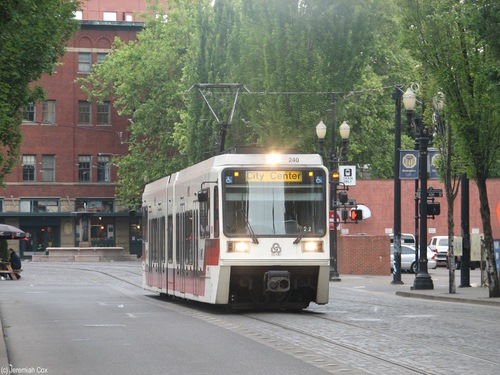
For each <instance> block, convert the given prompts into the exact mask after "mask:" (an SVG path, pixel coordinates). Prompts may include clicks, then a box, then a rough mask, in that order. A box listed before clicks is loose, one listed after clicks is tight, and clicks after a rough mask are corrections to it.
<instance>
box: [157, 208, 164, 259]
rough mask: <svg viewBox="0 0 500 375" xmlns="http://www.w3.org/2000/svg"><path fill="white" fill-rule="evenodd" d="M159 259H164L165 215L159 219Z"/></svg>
mask: <svg viewBox="0 0 500 375" xmlns="http://www.w3.org/2000/svg"><path fill="white" fill-rule="evenodd" d="M158 251H159V259H160V263H163V262H164V261H165V216H162V217H161V219H160V243H159V248H158Z"/></svg>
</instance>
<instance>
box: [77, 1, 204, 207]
mask: <svg viewBox="0 0 500 375" xmlns="http://www.w3.org/2000/svg"><path fill="white" fill-rule="evenodd" d="M185 3H186V2H182V1H178V2H174V3H173V5H172V7H173V9H171V10H170V11H169V12H168V16H167V15H166V13H164V10H162V9H160V8H157V9H156V10H155V11H154V12H153V13H154V14H159V15H160V16H159V17H156V18H155V17H150V16H146V15H145V17H148V20H147V22H146V25H145V28H144V30H143V31H142V32H141V33H139V34H138V38H137V40H136V41H131V42H130V43H128V44H126V43H124V42H122V41H120V40H115V43H114V45H113V51H112V53H111V54H110V55H109V56H107V58H106V59H105V61H104V62H103V63H101V64H96V65H94V68H93V71H92V73H91V74H90V75H89V76H88V77H87V78H85V79H81V80H79V82H80V83H83V84H84V86H82V89H83V90H84V91H86V92H87V93H88V95H89V99H90V100H92V99H94V98H95V99H98V100H104V99H105V98H107V97H108V96H110V95H113V96H114V97H115V102H114V106H115V107H116V108H117V110H118V113H119V114H120V115H124V116H129V117H130V126H129V128H128V134H127V135H126V136H127V142H129V153H128V155H126V156H123V157H120V158H116V159H115V160H114V162H115V163H116V164H117V165H118V177H119V186H118V188H117V196H118V197H119V198H120V199H122V200H123V202H125V203H126V204H127V205H128V207H129V208H130V209H136V208H137V207H138V206H139V205H140V196H141V192H142V190H143V188H144V184H145V183H147V182H150V181H154V180H156V179H158V178H160V177H163V176H165V175H167V174H168V173H171V172H174V171H175V170H177V169H178V168H180V167H181V166H183V165H185V159H186V158H185V157H184V156H183V155H182V154H181V153H179V152H178V149H179V147H178V143H177V142H178V141H176V139H177V140H180V142H182V141H183V140H184V138H185V135H184V134H183V133H182V131H177V130H176V125H177V124H178V123H180V122H181V121H182V117H183V112H184V108H185V103H184V100H183V92H184V91H185V89H184V86H183V84H182V74H183V73H182V72H183V68H184V67H185V65H186V59H188V58H189V46H190V35H191V34H190V32H191V31H190V30H191V29H192V23H193V18H192V16H193V14H194V13H193V8H192V7H194V5H192V4H185ZM188 3H190V2H188Z"/></svg>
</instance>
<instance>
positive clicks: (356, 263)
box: [337, 235, 391, 276]
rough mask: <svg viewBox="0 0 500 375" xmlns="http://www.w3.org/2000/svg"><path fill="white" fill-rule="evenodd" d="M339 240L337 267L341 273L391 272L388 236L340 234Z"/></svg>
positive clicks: (368, 273) (382, 274) (374, 273)
mask: <svg viewBox="0 0 500 375" xmlns="http://www.w3.org/2000/svg"><path fill="white" fill-rule="evenodd" d="M337 241H338V243H337V269H338V271H339V274H340V275H342V274H351V275H378V276H384V275H388V276H389V275H390V274H391V260H390V259H391V258H390V242H389V237H388V236H363V235H360V236H338V238H337Z"/></svg>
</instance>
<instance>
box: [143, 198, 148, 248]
mask: <svg viewBox="0 0 500 375" xmlns="http://www.w3.org/2000/svg"><path fill="white" fill-rule="evenodd" d="M142 238H143V240H144V241H145V242H147V241H148V207H147V206H144V207H143V208H142Z"/></svg>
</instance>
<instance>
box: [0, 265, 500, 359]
mask: <svg viewBox="0 0 500 375" xmlns="http://www.w3.org/2000/svg"><path fill="white" fill-rule="evenodd" d="M61 264H62V263H57V265H59V266H60V265H61ZM46 265H47V263H43V264H42V263H38V264H37V263H31V262H25V263H24V264H23V268H24V270H25V272H24V274H23V279H21V280H24V281H27V280H28V279H29V275H30V268H31V267H33V269H35V268H38V267H45V266H46ZM65 265H66V266H67V267H71V268H80V269H86V270H87V271H96V272H100V273H104V274H108V275H110V276H112V277H115V278H117V279H126V281H127V282H130V281H131V279H130V277H129V276H130V274H129V273H127V274H124V269H128V270H132V271H133V273H134V275H136V276H134V279H133V282H134V284H137V285H138V286H140V282H141V281H140V280H141V278H140V273H141V262H140V261H133V262H109V263H108V262H105V263H104V262H101V263H66V264H65ZM429 274H430V275H431V278H432V282H433V286H434V289H431V290H413V289H412V286H413V283H414V280H415V275H414V274H408V273H403V274H402V275H401V281H402V282H403V284H393V283H392V281H393V276H392V275H387V276H366V275H340V281H335V282H334V281H331V282H330V288H331V289H332V290H334V289H335V288H342V289H349V288H356V289H358V288H363V289H364V290H366V291H368V292H373V293H389V294H393V295H394V294H395V295H396V296H400V297H407V298H421V299H430V300H436V301H446V302H459V303H469V304H476V305H488V306H497V307H500V298H489V297H488V296H489V291H488V288H484V287H480V286H478V285H479V281H480V271H479V270H475V271H471V273H470V283H471V287H466V288H461V287H459V285H460V272H459V271H457V272H456V273H455V276H456V293H455V294H450V293H448V288H449V287H448V284H449V279H448V277H449V276H448V270H446V269H444V268H437V269H435V270H431V271H429ZM125 275H126V276H125ZM0 283H2V284H0V285H1V286H2V288H4V287H5V288H7V287H9V286H10V285H16V283H18V281H13V280H6V281H0ZM0 303H1V297H0ZM0 319H1V316H0ZM0 323H2V324H0V335H1V338H0V368H5V366H8V357H7V351H6V348H5V340H4V334H3V327H2V326H3V322H0Z"/></svg>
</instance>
